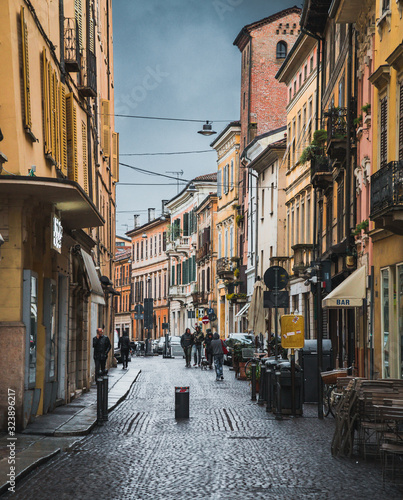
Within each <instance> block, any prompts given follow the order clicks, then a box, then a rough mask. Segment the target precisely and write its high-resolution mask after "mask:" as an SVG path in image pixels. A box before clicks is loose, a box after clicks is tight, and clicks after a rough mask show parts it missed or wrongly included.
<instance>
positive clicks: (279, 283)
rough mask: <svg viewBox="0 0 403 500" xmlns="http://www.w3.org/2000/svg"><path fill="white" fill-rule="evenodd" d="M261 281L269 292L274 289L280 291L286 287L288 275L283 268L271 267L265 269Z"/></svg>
mask: <svg viewBox="0 0 403 500" xmlns="http://www.w3.org/2000/svg"><path fill="white" fill-rule="evenodd" d="M263 280H264V282H265V285H266V286H267V288H268V289H269V290H274V289H275V288H277V290H281V289H282V288H285V287H286V286H287V283H288V273H287V271H286V270H285V269H284V267H281V266H271V267H269V268H268V269H266V272H265V273H264V276H263Z"/></svg>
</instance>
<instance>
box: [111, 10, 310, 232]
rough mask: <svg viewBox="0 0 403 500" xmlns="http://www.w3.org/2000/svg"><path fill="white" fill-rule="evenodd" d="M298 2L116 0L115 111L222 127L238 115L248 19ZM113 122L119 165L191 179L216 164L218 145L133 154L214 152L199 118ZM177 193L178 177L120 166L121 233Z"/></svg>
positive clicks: (118, 229)
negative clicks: (238, 41)
mask: <svg viewBox="0 0 403 500" xmlns="http://www.w3.org/2000/svg"><path fill="white" fill-rule="evenodd" d="M296 4H297V5H299V6H300V4H301V2H295V0H294V1H288V0H283V1H278V0H169V1H166V0H165V1H162V0H146V1H145V0H113V38H114V64H115V68H114V69H115V78H114V84H115V114H122V115H140V116H150V117H167V118H186V119H195V120H201V121H205V120H210V121H213V122H214V123H213V128H214V130H216V131H217V132H219V131H220V130H222V129H223V128H224V127H225V124H226V122H227V121H231V120H236V119H238V118H239V92H240V90H239V89H240V60H241V59H240V53H239V51H238V48H237V47H234V46H233V41H234V40H235V37H236V36H237V34H238V33H239V31H240V30H241V29H242V27H243V26H244V25H246V24H249V23H252V22H255V21H258V20H259V19H262V18H264V17H267V16H269V15H271V14H273V13H275V12H277V11H279V10H282V9H284V8H287V7H291V6H293V5H296ZM115 120H116V122H115V127H116V130H117V131H118V132H119V134H120V162H121V163H126V164H128V165H132V166H136V167H139V168H142V169H145V170H147V171H154V172H159V173H162V174H165V173H166V172H180V171H183V175H182V176H181V177H180V178H181V179H186V180H187V179H192V178H194V177H196V176H197V175H201V174H205V173H209V172H214V171H215V170H216V154H215V152H214V151H213V152H208V153H199V154H184V155H153V156H128V155H134V154H135V155H139V154H144V153H161V152H162V153H167V152H182V151H204V150H209V149H211V148H210V146H209V144H210V142H211V141H212V137H204V136H202V135H200V134H197V131H198V130H200V129H201V127H202V123H193V122H180V121H160V120H145V119H133V118H123V117H116V119H115ZM220 120H221V122H220ZM213 137H214V136H213ZM168 175H173V176H175V174H168ZM127 183H136V184H149V185H125V184H127ZM158 184H162V185H158ZM176 193H177V187H176V182H175V180H170V179H167V178H163V177H156V176H150V175H145V174H140V173H138V172H136V171H134V170H132V169H130V168H128V167H124V166H121V167H120V183H119V184H118V186H117V212H118V213H117V224H116V231H117V233H118V234H124V233H125V232H126V231H127V229H131V228H132V227H133V214H135V213H139V214H141V219H140V221H141V223H144V222H146V220H147V219H146V212H147V209H148V208H156V210H157V215H158V214H159V213H160V211H161V200H162V199H170V198H172V197H173V196H174V195H175V194H176Z"/></svg>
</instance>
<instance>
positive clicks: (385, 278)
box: [381, 269, 390, 378]
mask: <svg viewBox="0 0 403 500" xmlns="http://www.w3.org/2000/svg"><path fill="white" fill-rule="evenodd" d="M381 286H382V289H381V293H382V339H383V363H382V365H383V367H382V371H383V373H382V378H390V366H389V352H390V349H389V344H390V339H389V271H388V270H387V269H384V270H383V271H382V272H381Z"/></svg>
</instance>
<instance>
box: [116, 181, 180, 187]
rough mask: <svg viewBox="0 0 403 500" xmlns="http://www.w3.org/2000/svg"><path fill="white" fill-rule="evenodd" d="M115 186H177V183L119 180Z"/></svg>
mask: <svg viewBox="0 0 403 500" xmlns="http://www.w3.org/2000/svg"><path fill="white" fill-rule="evenodd" d="M116 185H117V186H177V184H170V183H165V182H162V183H159V182H144V183H143V182H119V183H118V184H116Z"/></svg>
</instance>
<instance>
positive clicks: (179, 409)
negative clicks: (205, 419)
mask: <svg viewBox="0 0 403 500" xmlns="http://www.w3.org/2000/svg"><path fill="white" fill-rule="evenodd" d="M175 418H177V419H180V418H189V387H175Z"/></svg>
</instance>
